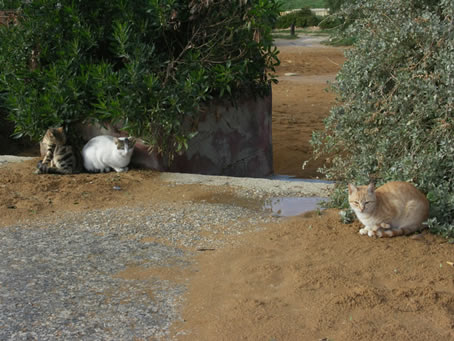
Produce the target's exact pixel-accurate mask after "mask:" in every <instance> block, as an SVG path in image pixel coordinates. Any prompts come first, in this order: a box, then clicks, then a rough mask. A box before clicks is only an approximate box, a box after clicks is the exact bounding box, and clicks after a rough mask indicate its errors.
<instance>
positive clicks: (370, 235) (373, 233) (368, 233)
mask: <svg viewBox="0 0 454 341" xmlns="http://www.w3.org/2000/svg"><path fill="white" fill-rule="evenodd" d="M367 235H368V236H369V237H375V231H371V230H369V231H367Z"/></svg>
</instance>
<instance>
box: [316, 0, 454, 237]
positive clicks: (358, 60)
mask: <svg viewBox="0 0 454 341" xmlns="http://www.w3.org/2000/svg"><path fill="white" fill-rule="evenodd" d="M344 15H346V16H347V17H348V16H352V17H354V18H355V20H354V23H353V24H352V25H351V26H350V27H349V29H348V31H349V34H354V35H355V36H356V37H357V41H356V43H355V45H354V47H353V48H351V49H348V50H347V51H346V55H347V58H348V59H347V61H346V63H345V64H344V66H343V68H342V70H341V71H340V72H339V74H338V76H337V82H336V84H335V85H334V86H333V87H334V90H335V91H336V93H337V94H338V100H339V101H340V104H339V105H338V106H336V107H334V108H333V109H332V110H331V113H330V115H329V117H328V118H327V119H326V121H325V131H323V132H317V133H314V135H313V138H312V144H313V145H314V147H315V150H316V154H317V155H321V154H324V155H329V156H330V163H329V164H328V166H327V167H326V168H324V169H323V170H322V171H323V173H325V174H326V176H327V178H329V179H336V180H339V181H340V183H341V186H339V187H338V189H337V190H336V192H335V193H334V194H333V198H332V199H333V203H334V204H335V205H337V206H341V207H347V200H346V198H347V194H346V190H345V184H346V183H347V182H354V183H357V184H365V183H368V182H369V180H370V178H373V179H375V180H376V181H377V183H378V184H379V185H380V184H382V183H385V182H387V181H390V180H404V181H409V182H412V183H414V184H415V185H416V186H417V187H418V188H420V189H421V190H422V191H423V192H425V193H427V197H428V199H429V201H430V203H431V218H430V219H429V222H428V223H429V227H430V228H431V230H432V231H433V232H436V233H440V234H442V235H444V236H450V237H453V236H454V157H453V155H454V116H453V115H454V23H453V20H454V4H453V1H452V0H442V1H424V0H412V1H404V0H395V1H388V0H373V1H371V0H367V1H366V0H361V1H356V2H355V4H353V5H352V6H350V7H349V8H348V9H346V10H344Z"/></svg>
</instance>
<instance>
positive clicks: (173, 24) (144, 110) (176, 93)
mask: <svg viewBox="0 0 454 341" xmlns="http://www.w3.org/2000/svg"><path fill="white" fill-rule="evenodd" d="M0 5H3V8H7V7H9V8H8V9H15V10H16V13H17V16H16V18H17V20H18V23H10V24H9V25H4V26H1V27H0V106H3V109H4V110H7V112H8V115H9V118H10V119H11V120H12V121H14V122H15V126H16V133H17V134H18V135H29V136H31V137H33V138H34V139H39V138H40V136H42V134H43V132H44V131H45V130H46V129H47V128H48V127H50V126H60V125H64V126H67V127H68V126H71V125H73V124H74V123H79V122H99V123H104V122H108V123H114V124H116V123H118V124H120V125H121V126H122V128H123V129H124V130H126V131H127V132H128V133H129V134H131V135H134V136H137V137H141V138H142V139H143V140H144V141H145V142H146V143H148V144H149V145H150V146H151V147H156V148H157V149H158V150H159V151H160V152H162V153H164V154H168V155H169V156H171V155H172V153H173V152H175V151H180V150H182V149H184V148H185V147H186V146H187V140H188V139H189V138H190V137H191V136H192V134H193V132H191V131H188V130H187V129H185V127H186V125H185V124H187V123H188V122H195V123H196V122H197V116H198V114H199V112H200V108H201V105H203V103H205V102H207V101H211V100H212V99H218V98H230V99H233V98H235V97H236V96H240V94H246V95H247V96H263V95H266V94H268V93H269V90H270V82H271V81H273V77H272V75H271V74H270V72H272V71H273V70H274V66H275V65H276V64H277V63H278V60H277V50H276V49H275V48H274V47H273V46H272V37H271V27H272V25H273V24H274V21H275V20H276V18H277V15H278V6H277V4H276V3H275V1H274V0H271V1H252V0H229V1H220V0H209V1H198V0H193V1H187V0H137V1H126V0H112V1H101V0H90V1H83V0H75V1H74V0H33V1H8V3H6V2H3V3H1V2H0ZM0 9H1V8H0Z"/></svg>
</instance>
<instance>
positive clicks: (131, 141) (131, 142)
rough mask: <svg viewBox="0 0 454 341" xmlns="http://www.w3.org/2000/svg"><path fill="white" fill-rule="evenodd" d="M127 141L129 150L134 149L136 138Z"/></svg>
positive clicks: (129, 138)
mask: <svg viewBox="0 0 454 341" xmlns="http://www.w3.org/2000/svg"><path fill="white" fill-rule="evenodd" d="M128 141H129V143H128V144H129V148H132V147H134V145H135V144H136V138H135V137H128Z"/></svg>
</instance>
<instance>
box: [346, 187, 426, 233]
mask: <svg viewBox="0 0 454 341" xmlns="http://www.w3.org/2000/svg"><path fill="white" fill-rule="evenodd" d="M348 201H349V203H350V207H351V208H352V209H353V211H354V212H355V214H356V216H357V217H358V219H359V220H360V221H361V223H363V224H364V226H365V227H364V228H362V229H361V230H359V233H360V234H367V235H368V236H369V237H372V236H377V237H394V236H399V235H407V234H410V233H413V232H416V231H418V230H420V229H421V228H423V225H422V223H423V222H424V221H425V220H427V218H428V217H429V201H428V200H427V199H426V197H425V195H424V194H422V193H421V192H420V191H419V190H418V189H417V188H416V187H415V186H413V185H411V184H409V183H407V182H402V181H392V182H388V183H386V184H384V185H383V186H381V187H379V188H377V189H375V185H374V184H372V183H371V184H369V185H368V186H358V187H356V186H354V185H351V184H349V185H348Z"/></svg>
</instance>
